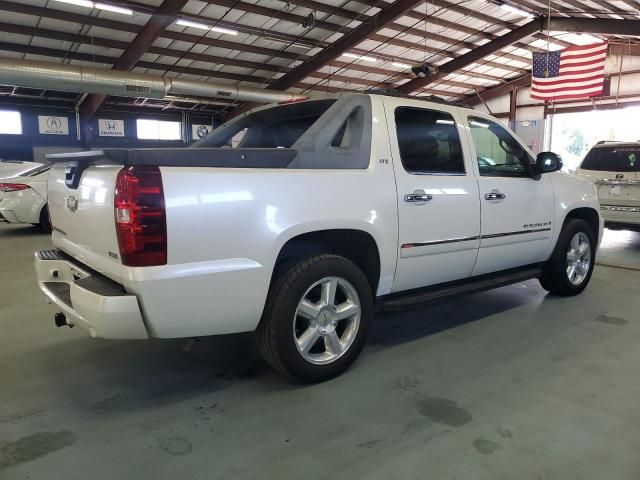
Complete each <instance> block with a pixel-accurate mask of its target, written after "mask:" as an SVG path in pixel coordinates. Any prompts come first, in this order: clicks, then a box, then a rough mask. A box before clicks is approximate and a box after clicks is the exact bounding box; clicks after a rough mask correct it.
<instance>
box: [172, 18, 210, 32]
mask: <svg viewBox="0 0 640 480" xmlns="http://www.w3.org/2000/svg"><path fill="white" fill-rule="evenodd" d="M176 25H180V26H182V27H191V28H199V29H201V30H209V25H205V24H204V23H198V22H192V21H191V20H182V19H178V20H177V21H176Z"/></svg>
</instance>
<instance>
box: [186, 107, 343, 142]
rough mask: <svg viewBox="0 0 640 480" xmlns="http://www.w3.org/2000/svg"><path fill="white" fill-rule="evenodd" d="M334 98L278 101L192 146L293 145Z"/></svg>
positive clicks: (212, 133) (235, 120)
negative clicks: (278, 103) (281, 103)
mask: <svg viewBox="0 0 640 480" xmlns="http://www.w3.org/2000/svg"><path fill="white" fill-rule="evenodd" d="M334 102H335V99H324V100H313V101H306V102H300V103H290V104H285V105H277V106H274V107H271V108H267V109H264V110H258V111H255V112H253V113H251V114H249V115H247V116H245V117H240V118H237V119H234V120H232V121H230V122H228V123H225V124H224V125H222V126H221V127H219V128H217V129H215V130H214V131H213V132H211V133H210V134H209V135H207V136H206V137H205V138H203V139H202V140H200V141H199V142H196V143H194V144H193V145H192V148H220V147H228V148H291V146H292V145H293V144H294V143H295V142H296V141H297V140H298V139H299V138H300V137H301V136H302V135H303V134H304V133H305V132H306V131H307V130H308V129H309V127H311V125H313V124H314V123H315V122H316V121H317V120H318V118H320V116H321V115H322V114H323V113H324V112H326V111H327V109H328V108H329V107H330V106H331V105H333V104H334Z"/></svg>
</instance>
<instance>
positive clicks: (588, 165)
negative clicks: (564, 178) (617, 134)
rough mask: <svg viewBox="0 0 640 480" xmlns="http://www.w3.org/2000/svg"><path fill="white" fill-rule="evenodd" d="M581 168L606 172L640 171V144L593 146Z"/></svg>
mask: <svg viewBox="0 0 640 480" xmlns="http://www.w3.org/2000/svg"><path fill="white" fill-rule="evenodd" d="M580 168H582V169H583V170H597V171H606V172H637V171H640V145H639V146H637V147H636V146H617V147H616V146H613V145H612V146H610V147H598V148H593V149H591V151H590V152H589V153H588V154H587V156H586V157H585V159H584V161H583V162H582V165H581V166H580Z"/></svg>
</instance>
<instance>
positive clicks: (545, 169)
mask: <svg viewBox="0 0 640 480" xmlns="http://www.w3.org/2000/svg"><path fill="white" fill-rule="evenodd" d="M561 169H562V158H561V157H560V155H558V154H557V153H553V152H540V153H539V154H538V156H537V157H536V163H535V165H533V173H534V174H536V175H540V174H543V173H551V172H557V171H558V170H561Z"/></svg>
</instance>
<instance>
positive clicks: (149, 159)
mask: <svg viewBox="0 0 640 480" xmlns="http://www.w3.org/2000/svg"><path fill="white" fill-rule="evenodd" d="M296 156H297V151H296V150H293V149H291V148H108V149H103V150H88V151H85V152H73V153H52V154H49V155H47V156H46V158H47V160H48V161H49V162H51V163H63V164H65V165H66V166H67V168H66V172H65V183H66V184H67V186H68V187H69V188H73V189H75V188H78V185H79V183H80V177H81V176H82V172H83V171H84V170H85V169H87V168H88V167H90V166H91V165H94V164H112V165H123V166H125V167H129V166H142V165H153V166H163V167H218V168H286V167H287V166H288V165H289V164H290V163H291V161H292V160H293V159H294V158H295V157H296Z"/></svg>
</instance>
